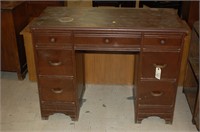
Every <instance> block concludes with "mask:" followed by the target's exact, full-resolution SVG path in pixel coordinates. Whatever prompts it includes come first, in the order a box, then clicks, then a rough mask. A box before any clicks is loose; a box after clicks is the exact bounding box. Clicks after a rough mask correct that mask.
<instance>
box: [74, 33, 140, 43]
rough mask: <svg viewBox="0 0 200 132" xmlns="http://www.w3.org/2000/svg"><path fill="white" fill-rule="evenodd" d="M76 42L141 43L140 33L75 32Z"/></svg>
mask: <svg viewBox="0 0 200 132" xmlns="http://www.w3.org/2000/svg"><path fill="white" fill-rule="evenodd" d="M74 40H75V44H86V45H87V44H91V45H105V44H106V45H114V46H118V45H140V43H141V35H140V34H121V35H120V34H106V33H105V34H75V39H74Z"/></svg>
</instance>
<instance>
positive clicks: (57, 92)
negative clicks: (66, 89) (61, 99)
mask: <svg viewBox="0 0 200 132" xmlns="http://www.w3.org/2000/svg"><path fill="white" fill-rule="evenodd" d="M51 91H52V92H54V93H56V94H60V93H62V92H63V89H61V88H52V89H51Z"/></svg>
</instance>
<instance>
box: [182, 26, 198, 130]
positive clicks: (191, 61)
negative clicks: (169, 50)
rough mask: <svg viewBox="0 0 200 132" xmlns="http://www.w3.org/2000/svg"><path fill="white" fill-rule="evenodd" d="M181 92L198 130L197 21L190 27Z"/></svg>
mask: <svg viewBox="0 0 200 132" xmlns="http://www.w3.org/2000/svg"><path fill="white" fill-rule="evenodd" d="M183 92H184V93H185V96H186V98H187V101H188V104H189V107H190V110H191V113H192V122H193V123H194V124H195V125H196V127H197V129H198V130H199V22H195V23H194V26H193V29H192V39H191V44H190V51H189V56H188V63H187V71H186V76H185V81H184V85H183Z"/></svg>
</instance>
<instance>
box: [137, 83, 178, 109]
mask: <svg viewBox="0 0 200 132" xmlns="http://www.w3.org/2000/svg"><path fill="white" fill-rule="evenodd" d="M175 95H176V87H175V83H173V82H167V81H142V82H140V87H139V88H138V103H139V104H140V105H139V106H141V107H142V106H144V107H148V106H154V107H155V106H156V107H161V106H163V107H165V106H166V105H167V106H171V105H172V104H173V103H174V99H175Z"/></svg>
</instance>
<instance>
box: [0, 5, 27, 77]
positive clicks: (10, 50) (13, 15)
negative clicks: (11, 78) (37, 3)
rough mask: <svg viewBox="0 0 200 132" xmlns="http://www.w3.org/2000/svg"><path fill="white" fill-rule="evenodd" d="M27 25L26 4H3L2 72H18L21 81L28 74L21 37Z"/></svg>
mask: <svg viewBox="0 0 200 132" xmlns="http://www.w3.org/2000/svg"><path fill="white" fill-rule="evenodd" d="M27 23H28V15H27V14H26V2H14V1H12V2H8V1H2V2H1V70H2V71H10V72H17V75H18V79H20V80H22V79H24V77H25V75H26V72H27V64H26V55H25V49H24V42H23V37H22V35H20V31H21V30H22V29H23V28H24V27H25V26H26V24H27Z"/></svg>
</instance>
